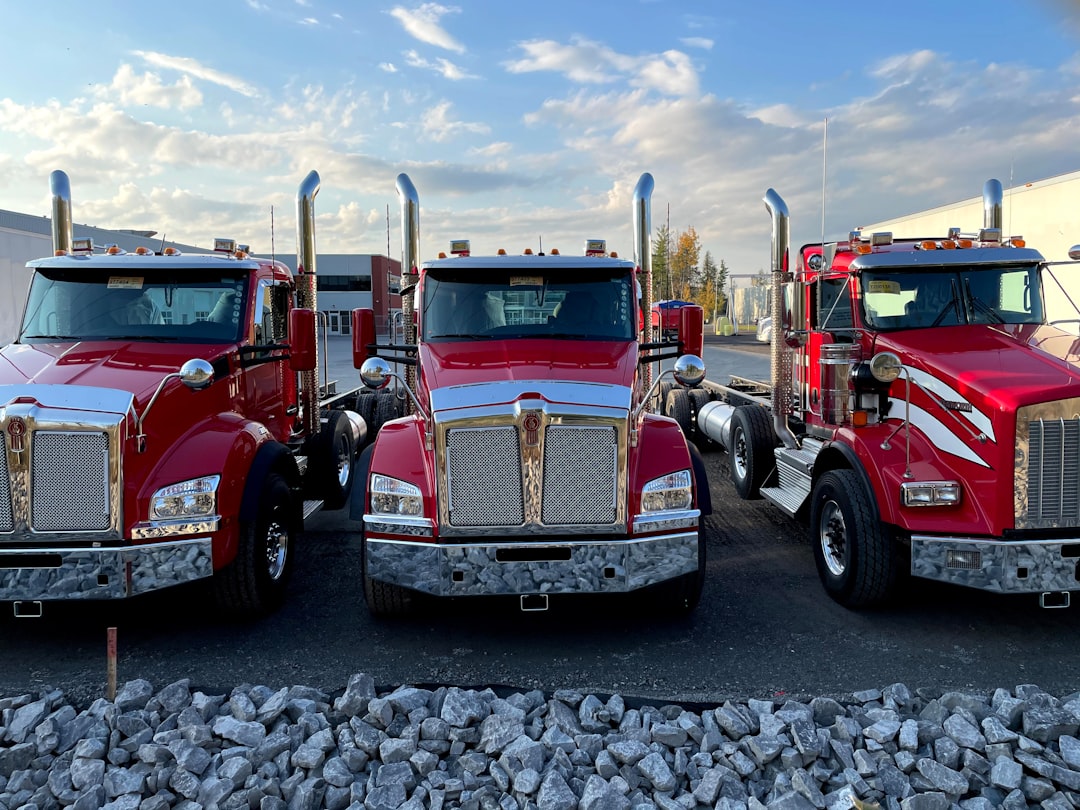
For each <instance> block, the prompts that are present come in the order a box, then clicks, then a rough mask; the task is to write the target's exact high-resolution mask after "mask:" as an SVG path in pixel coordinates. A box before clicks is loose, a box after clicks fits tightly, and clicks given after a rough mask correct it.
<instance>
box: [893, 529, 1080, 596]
mask: <svg viewBox="0 0 1080 810" xmlns="http://www.w3.org/2000/svg"><path fill="white" fill-rule="evenodd" d="M1078 563H1080V538H1077V539H1076V540H1073V541H1070V540H1053V541H1049V540H1047V541H1043V540H1039V541H1031V542H1014V541H1010V540H985V539H977V538H968V537H926V536H921V535H915V536H913V537H912V538H911V573H912V575H913V576H917V577H923V578H925V579H935V580H939V581H941V582H949V583H952V584H955V585H966V586H967V587H969V588H978V589H980V590H984V591H994V592H997V593H1045V592H1049V591H1076V590H1080V580H1078V579H1077V577H1078V573H1080V569H1078V568H1077V564H1078Z"/></svg>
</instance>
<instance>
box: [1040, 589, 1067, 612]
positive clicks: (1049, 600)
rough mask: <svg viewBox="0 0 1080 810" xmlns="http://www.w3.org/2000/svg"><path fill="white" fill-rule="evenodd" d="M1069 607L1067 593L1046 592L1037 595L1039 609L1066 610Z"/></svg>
mask: <svg viewBox="0 0 1080 810" xmlns="http://www.w3.org/2000/svg"><path fill="white" fill-rule="evenodd" d="M1068 606H1069V592H1068V591H1047V592H1046V593H1040V594H1039V607H1042V608H1067V607H1068Z"/></svg>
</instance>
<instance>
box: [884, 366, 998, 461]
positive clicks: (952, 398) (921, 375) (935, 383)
mask: <svg viewBox="0 0 1080 810" xmlns="http://www.w3.org/2000/svg"><path fill="white" fill-rule="evenodd" d="M904 368H905V369H906V370H907V373H908V374H910V375H911V379H912V382H917V383H918V384H919V385H921V386H922V387H923V388H925V389H926V390H927V391H932V392H933V393H935V394H937V396H938V398H939V399H943V400H945V401H947V402H961V403H964V404H965V405H968V406H969V407H970V408H971V410H970V411H952V413H954V414H956V415H957V416H959V417H960V418H961V419H966V420H967V421H968V422H970V423H971V426H972V427H973V428H975V430H976V431H977V432H979V433H982V434H983V435H985V436H986V438H988V439H989V440H990V441H992V442H994V443H997V439H996V438H995V437H994V425H993V423H992V422H991V421H990V417H988V416H987V415H986V414H984V413H983V412H982V411H980V410H977V409H976V408H975V406H974V405H972V404H971V403H970V402H968V400H966V399H964V398H963V397H962V396H960V393H959V392H958V391H956V390H955V389H953V388H952V387H951V386H949V385H948V384H947V383H944V382H942V381H941V380H939V379H938V378H937V377H935V376H933V375H931V374H927V373H926V372H925V371H920V370H919V369H917V368H912V367H911V366H907V365H906V366H904Z"/></svg>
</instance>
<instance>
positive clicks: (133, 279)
mask: <svg viewBox="0 0 1080 810" xmlns="http://www.w3.org/2000/svg"><path fill="white" fill-rule="evenodd" d="M108 287H109V289H110V290H141V289H142V288H143V277H142V276H109V284H108Z"/></svg>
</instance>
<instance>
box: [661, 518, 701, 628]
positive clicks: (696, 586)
mask: <svg viewBox="0 0 1080 810" xmlns="http://www.w3.org/2000/svg"><path fill="white" fill-rule="evenodd" d="M704 587H705V526H704V524H702V525H700V526H698V566H697V570H696V571H692V572H691V573H689V574H683V575H682V576H681V577H679V578H678V579H675V580H672V581H671V583H670V601H669V604H670V605H671V609H672V611H673V612H674V613H675V614H677V615H680V616H684V615H688V614H690V613H693V612H694V608H696V607H697V605H698V602H700V601H701V591H702V589H703V588H704Z"/></svg>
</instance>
